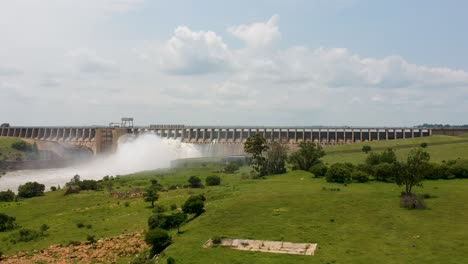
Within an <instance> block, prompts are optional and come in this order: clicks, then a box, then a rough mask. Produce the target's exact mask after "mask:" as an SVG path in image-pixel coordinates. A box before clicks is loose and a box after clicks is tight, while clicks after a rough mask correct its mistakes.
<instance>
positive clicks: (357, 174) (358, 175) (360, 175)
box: [351, 170, 369, 182]
mask: <svg viewBox="0 0 468 264" xmlns="http://www.w3.org/2000/svg"><path fill="white" fill-rule="evenodd" d="M351 179H352V180H353V181H357V182H368V181H369V175H368V174H367V173H365V172H363V171H359V170H355V171H353V172H352V173H351Z"/></svg>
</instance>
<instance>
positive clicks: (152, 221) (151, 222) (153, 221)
mask: <svg viewBox="0 0 468 264" xmlns="http://www.w3.org/2000/svg"><path fill="white" fill-rule="evenodd" d="M165 221H166V217H165V216H164V215H162V214H153V215H152V216H150V217H149V218H148V228H149V229H155V228H158V227H160V226H161V225H163V223H164V222H165Z"/></svg>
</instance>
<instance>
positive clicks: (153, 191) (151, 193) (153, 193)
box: [143, 184, 160, 208]
mask: <svg viewBox="0 0 468 264" xmlns="http://www.w3.org/2000/svg"><path fill="white" fill-rule="evenodd" d="M159 190H160V187H159V186H158V185H154V184H153V185H151V186H150V187H148V189H146V191H145V193H144V194H143V198H144V199H145V202H150V203H151V208H153V207H154V202H156V201H157V200H158V199H159V193H158V192H159Z"/></svg>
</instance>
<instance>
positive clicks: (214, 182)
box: [205, 175, 221, 186]
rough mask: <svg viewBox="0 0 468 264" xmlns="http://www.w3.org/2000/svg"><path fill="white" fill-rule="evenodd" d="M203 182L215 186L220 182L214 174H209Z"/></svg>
mask: <svg viewBox="0 0 468 264" xmlns="http://www.w3.org/2000/svg"><path fill="white" fill-rule="evenodd" d="M205 182H206V185H208V186H216V185H219V184H220V183H221V178H220V177H219V176H216V175H211V176H208V177H206V179H205Z"/></svg>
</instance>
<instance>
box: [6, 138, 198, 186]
mask: <svg viewBox="0 0 468 264" xmlns="http://www.w3.org/2000/svg"><path fill="white" fill-rule="evenodd" d="M201 156H202V153H201V151H200V150H199V149H198V148H197V145H195V144H186V143H182V142H181V141H179V140H175V139H161V138H160V137H158V136H156V135H155V134H143V135H139V136H133V135H127V136H123V137H121V138H120V139H119V143H118V148H117V151H116V153H114V154H111V155H108V156H97V157H95V158H94V159H93V160H92V161H90V162H88V163H85V164H80V165H78V166H72V167H68V168H60V169H45V170H22V171H13V172H9V173H7V174H6V175H4V176H3V177H1V178H0V190H2V191H3V190H7V189H11V190H13V191H16V190H17V188H18V186H19V185H20V184H24V183H25V182H28V181H36V182H39V183H41V184H44V185H46V190H48V189H49V188H50V186H57V185H59V184H60V185H61V186H63V185H64V184H65V183H66V182H68V181H69V180H70V179H71V178H72V177H73V176H74V175H75V174H78V175H80V176H81V179H94V180H99V179H102V177H104V176H106V175H109V176H110V175H124V174H129V173H134V172H139V171H144V170H153V169H159V168H167V167H169V166H170V163H171V161H172V160H175V159H182V158H195V157H201Z"/></svg>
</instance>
